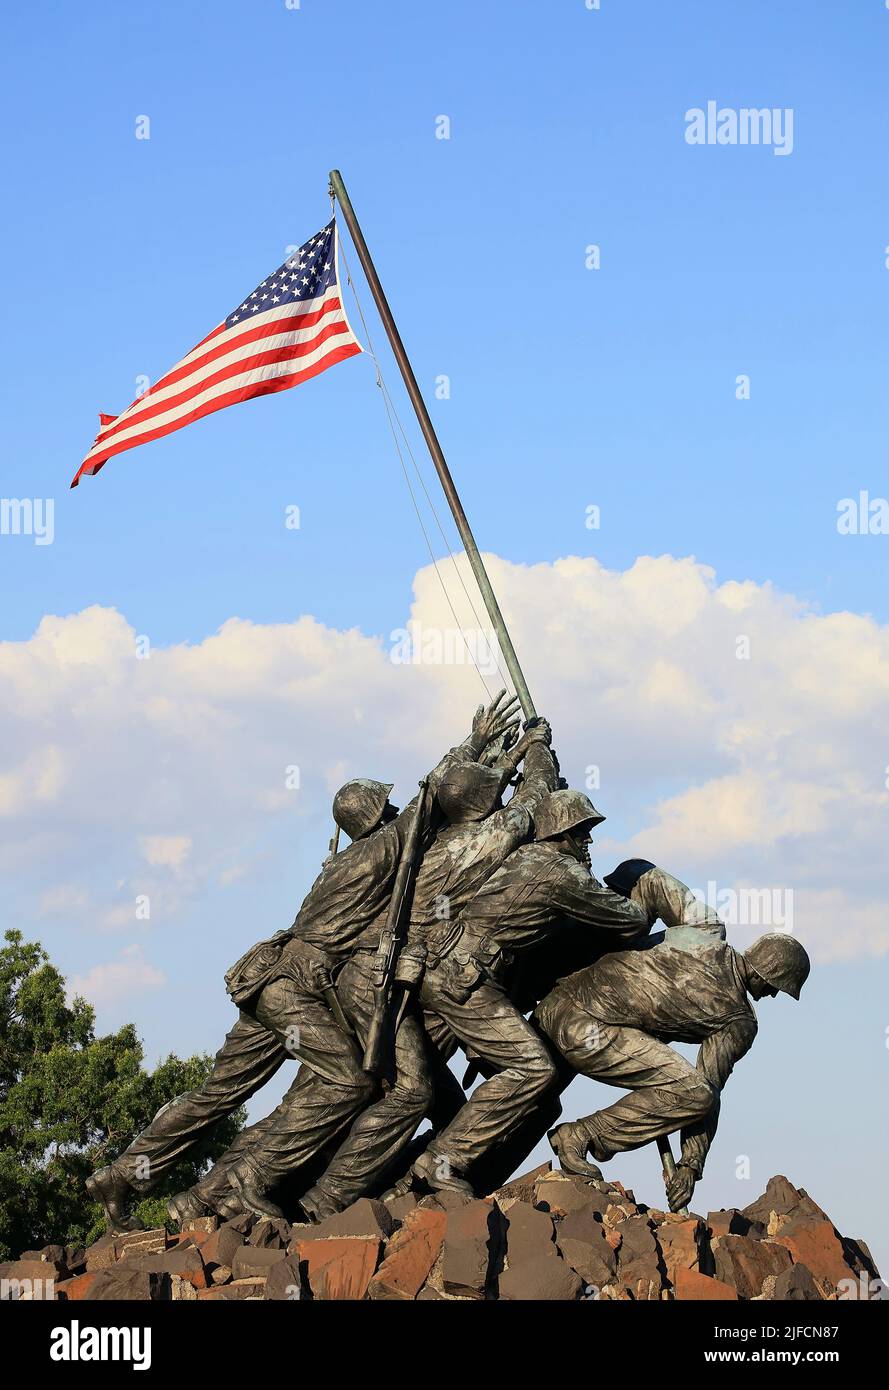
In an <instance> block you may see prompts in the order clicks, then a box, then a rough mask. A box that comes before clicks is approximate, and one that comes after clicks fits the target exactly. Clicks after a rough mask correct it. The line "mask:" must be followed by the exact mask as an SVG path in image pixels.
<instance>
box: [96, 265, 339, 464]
mask: <svg viewBox="0 0 889 1390" xmlns="http://www.w3.org/2000/svg"><path fill="white" fill-rule="evenodd" d="M338 269H339V267H337V270H338ZM361 350H362V349H361V344H360V343H359V342H358V339H357V338H356V337H355V335H354V333H353V332H352V329H351V327H350V325H349V320H348V318H347V317H346V312H345V309H344V307H343V303H342V297H341V294H340V283H339V274H337V283H336V284H334V285H331V286H329V287H328V289H327V290H325V291H324V292H323V293H321V294H319V295H318V296H317V298H315V299H308V300H303V301H301V302H299V303H296V302H293V303H290V304H284V305H279V306H278V307H277V308H274V309H266V310H265V311H263V312H262V313H258V314H251V315H250V316H249V318H245V319H244V320H243V322H241V323H237V324H235V325H234V326H233V327H232V328H226V326H225V323H224V322H223V323H221V324H219V325H218V326H217V327H216V328H214V329H213V331H212V332H211V333H208V334H207V336H206V338H204V339H203V341H202V342H200V343H198V345H197V347H196V348H193V349H192V351H191V352H189V353H188V354H187V355H186V356H185V357H183V358H182V360H181V361H180V362H177V363H176V366H175V367H173V368H172V369H171V370H170V371H169V372H167V373H166V375H165V376H162V377H161V378H160V380H159V381H157V382H155V384H154V385H153V386H152V387H151V388H150V389H149V390H148V391H146V392H145V393H144V395H142V396H139V397H137V399H136V400H134V401H133V403H132V405H130V406H128V407H127V409H126V410H125V411H123V413H122V414H121V415H117V416H113V415H102V416H100V419H101V421H102V428H101V429H100V430H99V433H98V434H97V436H96V441H95V443H94V444H93V446H92V448H91V449H90V451H89V453H88V454H87V456H86V458H85V459H84V460H83V463H82V464H81V465H80V467H79V469H78V470H77V473H76V475H75V477H74V481H73V482H72V484H71V486H72V487H76V486H77V484H78V482H79V481H80V478H81V476H82V475H83V474H89V475H92V474H94V473H98V471H99V469H100V468H102V467H103V465H104V464H105V463H106V462H107V461H108V459H110V458H112V457H113V455H114V454H121V453H123V452H124V450H125V449H134V448H135V447H136V445H137V444H147V443H148V442H149V440H151V439H160V438H161V437H162V436H163V435H165V434H171V433H172V432H173V430H180V429H182V428H183V426H185V425H190V424H191V423H192V421H193V420H200V419H201V417H202V416H204V415H211V414H212V413H213V411H214V410H222V409H223V408H224V407H225V406H227V405H235V404H236V403H237V402H238V401H248V400H251V399H252V397H254V396H265V395H268V394H269V392H271V391H286V390H288V389H289V388H290V387H291V386H298V385H299V383H300V382H301V381H308V379H309V377H313V376H317V375H318V374H319V372H323V371H325V370H326V369H327V368H328V367H332V366H333V365H334V363H335V362H342V361H343V360H344V359H345V358H347V357H354V356H355V354H356V353H359V352H361Z"/></svg>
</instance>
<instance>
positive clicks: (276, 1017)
mask: <svg viewBox="0 0 889 1390" xmlns="http://www.w3.org/2000/svg"><path fill="white" fill-rule="evenodd" d="M551 743H552V731H551V729H550V726H549V724H548V723H547V722H546V720H538V719H536V718H535V719H534V720H532V721H529V722H528V724H527V725H526V727H525V731H524V733H523V734H522V735H521V736H519V720H518V715H517V713H516V701H515V700H514V699H508V698H507V697H506V696H505V693H504V692H501V694H500V695H499V696H498V697H497V699H496V700H494V701H493V702H492V703H491V704H490V705H489V706H488V708H487V709H484V708H481V707H480V708H479V710H477V711H476V714H475V717H474V719H473V722H472V729H471V731H470V733H469V735H468V737H467V738H466V739H465V740H464V742H463V743H461V744H459V745H458V746H457V747H455V748H453V749H451V750H450V752H448V753H447V754H445V756H444V757H443V758H442V759H441V761H440V762H439V763H438V764H437V765H436V766H435V767H434V768H433V769H432V771H431V772H429V773H428V774H427V776H426V777H425V778H424V779H423V781H422V784H421V786H422V794H421V797H420V798H415V799H414V801H412V802H411V804H410V805H409V806H408V807H407V808H406V809H405V810H404V811H400V812H399V810H398V808H397V807H395V806H393V804H392V802H391V801H390V799H389V796H390V793H391V791H392V786H391V784H389V783H386V782H376V781H371V780H369V779H355V780H353V781H351V782H349V783H347V784H346V785H345V786H344V787H343V788H341V789H340V791H339V792H337V795H336V797H335V798H334V807H333V809H334V818H335V820H336V823H337V825H338V827H339V828H340V829H342V830H343V831H344V832H345V833H346V834H347V835H348V836H349V837H350V839H351V843H350V844H349V846H348V848H346V849H343V850H341V851H340V852H338V853H337V852H332V853H331V854H330V855H329V856H328V858H327V859H326V860H325V863H324V866H323V868H322V871H321V873H320V874H319V876H318V878H317V880H316V881H315V883H314V884H313V886H312V888H311V890H310V891H309V893H308V895H307V897H306V899H305V901H304V903H303V904H302V906H301V908H300V910H299V912H298V913H297V916H296V919H295V921H294V923H293V925H292V926H291V927H290V928H288V929H287V930H285V931H280V932H278V933H277V935H275V936H273V937H270V938H268V939H267V940H264V941H261V942H259V943H257V944H256V945H255V946H253V947H251V949H250V950H249V951H247V952H246V953H245V955H243V956H242V957H241V959H240V960H239V961H238V962H237V963H236V964H235V965H234V966H233V967H232V968H231V970H230V971H229V972H228V974H227V975H226V981H225V983H226V988H227V990H228V992H229V995H230V997H231V999H232V1002H233V1004H234V1005H235V1006H236V1007H237V1009H238V1016H237V1018H236V1020H235V1022H234V1024H233V1026H232V1029H231V1031H230V1032H229V1034H228V1036H227V1037H226V1039H225V1041H224V1043H223V1045H222V1047H221V1049H220V1051H219V1052H218V1054H217V1057H216V1061H215V1064H214V1067H213V1070H212V1072H211V1074H210V1076H209V1077H208V1079H207V1081H206V1082H205V1083H204V1085H203V1086H202V1087H200V1088H199V1089H198V1090H196V1091H192V1092H189V1093H188V1094H187V1095H183V1096H180V1097H178V1099H177V1100H175V1101H174V1102H172V1104H170V1105H168V1106H166V1107H165V1108H164V1109H163V1110H161V1111H160V1112H159V1113H158V1114H157V1115H156V1116H155V1118H154V1119H153V1120H152V1122H151V1124H150V1125H149V1126H148V1128H147V1129H146V1130H144V1131H143V1132H142V1133H141V1134H139V1135H137V1136H136V1138H135V1139H134V1140H133V1142H132V1143H131V1144H130V1146H129V1148H128V1149H127V1150H126V1151H125V1152H124V1153H123V1154H122V1155H121V1156H120V1157H119V1158H118V1159H116V1160H115V1162H114V1163H112V1164H111V1165H110V1166H108V1167H106V1168H104V1169H102V1170H100V1171H99V1172H98V1173H96V1174H95V1175H94V1176H93V1177H92V1178H91V1179H90V1190H91V1192H92V1193H93V1194H94V1195H95V1196H96V1197H98V1198H100V1199H101V1200H102V1202H103V1203H104V1206H105V1210H106V1213H107V1216H108V1221H109V1225H110V1226H111V1228H112V1229H113V1230H115V1231H123V1230H127V1229H131V1228H132V1226H133V1220H132V1218H131V1216H130V1215H129V1207H130V1206H131V1204H132V1201H133V1199H134V1198H136V1197H138V1196H141V1195H142V1194H144V1193H146V1192H149V1191H150V1190H151V1189H152V1188H153V1187H155V1186H156V1185H157V1184H158V1183H159V1182H160V1181H162V1179H163V1178H164V1177H165V1175H166V1174H167V1173H168V1172H169V1171H170V1169H171V1168H172V1166H173V1165H174V1164H175V1162H176V1161H177V1159H179V1158H180V1157H181V1156H182V1155H183V1154H185V1153H187V1152H188V1151H189V1150H191V1149H192V1148H193V1147H194V1146H195V1145H196V1144H197V1143H199V1141H200V1140H201V1139H202V1138H203V1137H204V1136H205V1135H206V1134H207V1133H208V1131H209V1130H210V1129H211V1128H212V1126H213V1125H215V1124H216V1123H217V1122H218V1121H219V1120H220V1119H222V1118H223V1117H224V1116H226V1115H229V1114H230V1113H231V1112H232V1111H233V1110H234V1109H236V1108H237V1107H238V1106H239V1105H241V1104H242V1103H243V1102H244V1101H245V1100H247V1099H249V1097H250V1096H252V1095H253V1094H254V1093H255V1092H256V1091H257V1090H258V1089H259V1088H260V1087H261V1086H263V1085H264V1084H265V1082H266V1081H268V1080H269V1078H270V1077H271V1076H272V1075H273V1074H274V1073H275V1072H276V1071H277V1070H278V1068H280V1067H281V1066H282V1065H284V1064H285V1063H287V1062H294V1063H296V1064H298V1070H297V1071H296V1074H295V1076H294V1078H293V1082H292V1084H291V1086H290V1089H289V1090H288V1091H287V1093H286V1095H285V1096H284V1098H283V1100H282V1101H281V1104H280V1105H279V1106H278V1107H277V1109H276V1110H275V1111H274V1112H273V1113H272V1114H271V1115H269V1116H267V1117H266V1118H265V1119H263V1120H261V1121H259V1123H257V1124H255V1125H252V1126H251V1127H250V1128H248V1129H246V1130H244V1131H243V1132H242V1133H241V1134H240V1135H239V1136H238V1139H237V1140H236V1142H235V1143H234V1145H233V1146H232V1148H231V1149H230V1150H229V1151H228V1153H226V1154H225V1155H224V1156H223V1158H222V1159H220V1160H219V1162H218V1163H217V1164H216V1166H215V1167H214V1168H213V1169H212V1170H211V1171H210V1172H209V1173H208V1174H207V1175H206V1176H205V1177H204V1178H203V1179H202V1180H201V1182H200V1183H198V1184H197V1186H196V1187H194V1188H192V1189H191V1190H190V1191H189V1192H184V1193H180V1194H179V1195H178V1196H177V1197H175V1198H174V1199H173V1200H172V1201H171V1203H170V1213H171V1216H172V1217H173V1218H174V1219H175V1220H180V1221H181V1220H185V1219H194V1218H197V1217H199V1216H205V1215H211V1214H215V1215H217V1216H221V1217H224V1218H226V1219H229V1220H230V1219H234V1218H236V1217H237V1216H238V1215H239V1214H242V1213H246V1214H250V1215H252V1216H260V1217H267V1218H270V1219H274V1218H280V1217H282V1216H283V1215H285V1213H286V1214H287V1215H290V1216H293V1215H298V1217H299V1219H300V1220H303V1221H305V1220H306V1219H308V1220H310V1221H315V1222H319V1221H324V1220H327V1219H329V1218H333V1217H335V1216H336V1214H337V1213H339V1212H342V1211H344V1210H345V1209H346V1208H347V1207H350V1206H351V1205H352V1204H353V1203H354V1202H356V1201H357V1200H358V1199H359V1198H361V1197H364V1196H374V1197H377V1196H380V1195H382V1196H383V1197H384V1200H387V1201H389V1202H398V1201H400V1200H401V1201H403V1200H404V1199H405V1198H406V1195H407V1194H408V1193H410V1192H415V1193H417V1194H422V1193H423V1192H430V1191H431V1192H435V1191H442V1192H444V1193H447V1192H448V1191H453V1192H455V1193H461V1194H463V1196H464V1197H471V1196H473V1195H474V1194H477V1193H484V1192H486V1191H491V1190H492V1189H493V1188H494V1187H495V1186H497V1185H498V1184H500V1183H502V1182H504V1181H505V1180H506V1179H507V1178H508V1176H509V1174H510V1173H511V1172H513V1171H515V1169H516V1168H517V1167H518V1166H519V1165H520V1164H521V1163H522V1161H523V1160H524V1158H525V1157H526V1156H527V1154H528V1153H530V1151H531V1150H532V1148H533V1147H534V1145H535V1144H536V1143H537V1142H538V1140H539V1139H540V1138H542V1135H543V1134H544V1133H545V1132H546V1131H547V1130H549V1131H550V1142H551V1144H552V1147H553V1150H554V1151H555V1153H556V1155H557V1156H558V1158H559V1160H560V1163H561V1167H562V1169H563V1170H564V1171H565V1172H567V1173H568V1174H572V1175H575V1176H579V1177H583V1178H585V1179H587V1180H591V1181H593V1182H595V1183H599V1182H603V1181H604V1179H603V1176H602V1172H601V1169H600V1168H599V1167H598V1164H600V1163H604V1162H607V1161H608V1160H609V1159H611V1158H613V1157H614V1155H615V1154H617V1153H619V1152H622V1151H623V1150H626V1149H633V1148H638V1147H639V1146H640V1145H643V1144H648V1143H653V1144H655V1143H656V1144H658V1146H659V1147H660V1149H661V1153H662V1155H663V1158H664V1167H665V1178H666V1182H667V1199H668V1202H669V1205H670V1208H671V1209H672V1210H673V1211H681V1210H683V1209H684V1208H685V1207H686V1206H687V1203H688V1201H689V1199H690V1198H691V1195H692V1193H693V1191H694V1187H695V1183H696V1182H697V1180H698V1179H699V1177H700V1175H701V1173H702V1172H703V1167H704V1162H705V1160H706V1156H707V1152H708V1150H709V1148H710V1145H711V1143H712V1141H713V1137H714V1134H715V1132H716V1126H717V1123H718V1119H719V1108H720V1103H721V1094H722V1090H723V1088H724V1086H725V1083H726V1081H727V1080H728V1077H729V1076H730V1075H731V1071H732V1068H733V1067H734V1065H735V1063H736V1062H737V1061H739V1059H740V1058H741V1057H743V1055H744V1053H745V1052H746V1051H747V1050H748V1049H749V1048H750V1046H751V1044H752V1043H753V1040H754V1037H755V1036H756V1028H757V1023H756V1015H755V1013H754V1011H753V1007H752V1004H751V1000H757V999H762V998H764V997H766V996H769V995H774V994H776V993H777V992H778V991H779V990H781V991H784V992H785V993H788V994H790V995H792V996H793V997H794V998H798V997H799V992H800V989H801V988H802V985H803V983H804V982H805V979H806V976H807V975H808V972H809V961H808V957H807V955H806V952H805V950H804V949H803V947H802V946H801V945H800V944H799V942H798V941H796V940H795V939H794V938H793V937H790V936H785V935H782V934H778V933H772V934H769V935H768V936H765V937H763V938H761V939H760V940H759V941H757V942H755V943H754V945H753V946H751V947H750V948H749V949H748V950H747V951H746V952H745V953H740V952H738V951H736V950H735V949H734V948H733V947H732V946H731V945H729V944H728V943H727V941H726V940H725V935H726V933H725V928H724V926H723V924H722V923H721V922H720V921H719V919H718V917H717V916H716V915H715V913H714V912H713V911H712V910H711V909H710V908H708V907H706V906H705V905H704V904H702V903H701V902H699V900H698V899H696V898H695V896H694V895H693V894H692V893H691V892H690V890H689V889H688V888H686V886H685V885H684V884H683V883H681V882H680V880H679V879H677V878H675V877H674V876H673V875H672V874H669V873H667V872H666V871H664V870H663V869H661V868H659V867H657V866H656V865H654V864H652V863H651V862H650V861H648V860H644V859H635V860H629V861H626V862H625V863H623V864H621V865H619V866H618V867H617V869H615V870H614V871H613V873H611V874H608V875H606V877H605V881H604V882H599V881H598V880H597V879H596V878H595V877H594V875H593V873H592V870H591V866H590V854H589V844H590V838H591V831H592V829H593V827H594V826H595V825H597V824H598V823H599V822H600V821H601V820H602V819H603V817H602V816H601V814H600V813H599V811H597V810H596V808H595V806H593V804H592V802H590V801H589V799H588V798H587V797H586V795H585V794H584V793H583V792H579V791H574V790H572V789H571V788H568V787H567V786H566V785H565V784H564V782H563V781H562V780H561V778H560V774H559V768H558V762H557V759H556V756H555V754H554V752H553V750H552V747H551ZM520 767H521V768H522V769H523V770H522V772H521V774H519V771H518V770H519V768H520ZM510 786H514V787H515V790H514V791H513V794H512V795H511V796H510V797H509V799H508V800H507V801H506V803H505V804H504V802H503V796H504V793H506V791H507V790H508V789H509V788H510ZM657 921H660V922H661V923H662V924H663V926H664V929H665V930H664V931H663V932H662V933H660V934H659V935H657V936H653V935H652V934H651V933H652V928H653V927H654V925H655V923H656V922H657ZM671 1042H698V1043H699V1044H700V1051H699V1054H698V1059H697V1062H696V1064H695V1065H694V1066H692V1065H691V1063H690V1062H688V1061H686V1059H685V1058H684V1057H683V1056H682V1055H681V1054H680V1053H678V1052H677V1051H675V1050H674V1049H673V1048H672V1047H671V1046H670V1043H671ZM458 1050H462V1051H463V1052H464V1054H465V1056H466V1059H467V1062H468V1063H469V1071H468V1072H467V1077H466V1078H464V1085H466V1086H468V1084H469V1078H470V1076H472V1077H473V1078H474V1077H477V1076H480V1077H481V1082H480V1084H479V1085H477V1086H476V1087H475V1089H473V1090H472V1091H471V1094H467V1092H466V1091H465V1090H464V1089H463V1088H462V1087H461V1086H460V1085H459V1084H458V1082H457V1079H456V1076H455V1074H454V1072H453V1071H452V1070H450V1068H449V1067H448V1062H449V1061H450V1060H451V1059H453V1058H454V1056H455V1054H456V1053H457V1051H458ZM578 1073H582V1074H583V1075H586V1076H589V1077H592V1078H594V1079H596V1080H599V1081H604V1082H606V1083H607V1084H609V1085H612V1086H617V1087H619V1088H621V1089H622V1090H624V1091H625V1092H626V1094H625V1095H623V1096H621V1097H620V1098H619V1099H618V1100H617V1101H615V1102H614V1104H612V1105H609V1106H608V1107H607V1108H605V1109H603V1110H599V1111H597V1112H596V1113H595V1114H592V1115H588V1116H585V1117H582V1118H578V1119H576V1120H574V1121H571V1122H567V1123H563V1124H560V1125H558V1126H557V1127H555V1128H550V1127H551V1126H553V1125H554V1124H555V1121H556V1119H557V1118H558V1116H559V1113H560V1102H559V1096H560V1094H561V1092H562V1091H563V1090H564V1089H565V1087H566V1086H567V1084H568V1083H569V1082H570V1080H571V1079H572V1078H573V1077H574V1076H575V1075H577V1074H578ZM426 1121H429V1123H430V1126H431V1127H430V1128H425V1129H424V1128H422V1126H423V1125H424V1124H425V1122H426ZM418 1131H419V1133H418ZM674 1132H678V1133H679V1135H680V1144H681V1149H680V1152H679V1156H678V1161H677V1162H676V1163H675V1164H672V1165H671V1162H670V1158H669V1151H668V1142H667V1141H668V1136H669V1135H670V1134H672V1133H674ZM590 1160H593V1161H590ZM303 1175H304V1176H303ZM301 1179H302V1181H301ZM294 1185H295V1187H294ZM293 1190H296V1191H297V1192H298V1193H299V1194H300V1195H299V1209H298V1210H295V1209H293V1202H292V1201H288V1198H287V1196H286V1193H287V1192H288V1191H293Z"/></svg>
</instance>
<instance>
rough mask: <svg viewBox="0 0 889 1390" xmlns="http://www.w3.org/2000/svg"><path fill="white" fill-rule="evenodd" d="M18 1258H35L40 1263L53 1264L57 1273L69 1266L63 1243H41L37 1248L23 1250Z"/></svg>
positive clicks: (66, 1251)
mask: <svg viewBox="0 0 889 1390" xmlns="http://www.w3.org/2000/svg"><path fill="white" fill-rule="evenodd" d="M19 1259H20V1260H36V1261H37V1262H38V1263H40V1264H51V1265H55V1266H56V1271H57V1273H59V1274H61V1271H62V1270H66V1269H68V1268H69V1265H68V1250H67V1248H66V1247H65V1246H64V1245H43V1246H41V1248H40V1249H39V1250H23V1251H22V1253H21V1255H19ZM62 1277H64V1276H62Z"/></svg>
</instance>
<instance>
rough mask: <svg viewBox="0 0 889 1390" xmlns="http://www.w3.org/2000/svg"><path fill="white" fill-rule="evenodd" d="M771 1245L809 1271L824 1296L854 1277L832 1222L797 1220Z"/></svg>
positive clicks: (773, 1238) (775, 1237)
mask: <svg viewBox="0 0 889 1390" xmlns="http://www.w3.org/2000/svg"><path fill="white" fill-rule="evenodd" d="M772 1241H773V1242H774V1244H775V1245H783V1246H784V1247H785V1248H786V1249H787V1250H789V1251H790V1254H791V1256H792V1257H793V1262H794V1264H802V1265H805V1266H806V1267H807V1268H808V1270H809V1271H810V1273H811V1275H812V1277H813V1278H814V1280H815V1282H816V1284H817V1285H818V1287H819V1289H820V1290H821V1291H822V1293H824V1294H829V1293H834V1292H836V1289H837V1286H838V1284H839V1283H840V1280H842V1279H848V1278H850V1277H851V1276H852V1274H853V1271H852V1269H851V1267H850V1266H849V1265H848V1264H847V1263H846V1259H845V1254H844V1251H843V1245H842V1242H841V1241H840V1239H839V1238H838V1236H837V1233H836V1231H835V1230H834V1228H833V1226H832V1225H831V1223H830V1222H829V1221H818V1220H812V1219H808V1220H800V1219H796V1220H794V1221H792V1222H790V1224H789V1225H788V1226H786V1227H785V1228H784V1229H783V1230H782V1232H781V1234H780V1235H776V1236H774V1237H772Z"/></svg>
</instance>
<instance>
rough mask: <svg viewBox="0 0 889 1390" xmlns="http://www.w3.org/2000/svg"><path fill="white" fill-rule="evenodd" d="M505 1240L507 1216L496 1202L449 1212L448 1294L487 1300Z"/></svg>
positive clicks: (445, 1253)
mask: <svg viewBox="0 0 889 1390" xmlns="http://www.w3.org/2000/svg"><path fill="white" fill-rule="evenodd" d="M502 1240H503V1215H502V1213H501V1211H500V1209H499V1207H497V1206H496V1205H495V1204H494V1203H493V1202H487V1201H476V1202H470V1203H468V1205H466V1206H459V1207H455V1208H454V1209H453V1210H452V1211H449V1212H448V1220H447V1226H446V1228H445V1238H444V1248H443V1250H442V1283H443V1286H444V1291H445V1293H451V1294H460V1295H462V1296H464V1297H468V1298H484V1297H485V1296H486V1293H487V1290H488V1285H489V1280H490V1277H491V1273H492V1271H493V1270H494V1269H495V1268H496V1265H497V1263H498V1262H499V1257H500V1251H501V1249H502Z"/></svg>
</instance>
